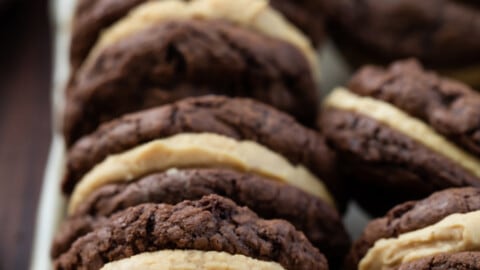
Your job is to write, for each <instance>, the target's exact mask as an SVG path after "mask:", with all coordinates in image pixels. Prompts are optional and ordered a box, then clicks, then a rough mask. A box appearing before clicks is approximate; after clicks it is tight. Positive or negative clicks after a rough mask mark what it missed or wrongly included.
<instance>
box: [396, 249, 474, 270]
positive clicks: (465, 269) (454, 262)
mask: <svg viewBox="0 0 480 270" xmlns="http://www.w3.org/2000/svg"><path fill="white" fill-rule="evenodd" d="M450 269H455V270H479V269H480V252H460V253H454V254H440V255H436V256H431V257H428V258H424V259H421V260H417V261H413V262H410V263H404V264H402V265H401V266H400V267H398V269H397V270H450Z"/></svg>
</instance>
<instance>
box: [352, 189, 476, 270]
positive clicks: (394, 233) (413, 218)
mask: <svg viewBox="0 0 480 270" xmlns="http://www.w3.org/2000/svg"><path fill="white" fill-rule="evenodd" d="M479 195H480V189H478V188H470V187H469V188H458V189H447V190H444V191H440V192H436V193H434V194H432V195H431V196H430V197H428V198H426V199H424V200H420V201H410V202H406V203H403V204H401V205H398V206H396V207H395V208H393V209H392V210H390V211H389V212H388V213H387V215H386V216H385V217H382V218H379V219H375V220H373V221H372V222H370V223H369V224H368V225H367V227H366V228H365V230H364V232H363V234H362V236H361V237H360V238H359V239H358V240H357V241H356V242H355V243H354V245H353V247H352V249H351V251H350V254H349V255H348V257H347V260H346V265H347V269H357V267H358V265H359V263H360V262H361V261H362V259H363V258H364V257H365V256H366V254H367V253H368V252H369V251H370V250H371V248H372V247H373V246H374V245H375V244H376V243H377V242H378V241H379V240H381V239H395V238H398V237H399V236H401V235H404V234H406V233H411V232H415V231H418V230H421V229H424V228H426V227H429V226H432V225H435V224H437V223H439V222H441V221H442V220H444V219H446V218H449V217H452V215H454V214H467V213H472V212H476V211H478V210H480V196H479ZM432 235H433V234H432ZM445 239H447V238H445ZM455 241H457V240H452V243H454V242H455ZM461 251H462V250H459V252H461ZM463 251H468V250H463ZM405 254H408V253H405ZM420 254H421V253H420ZM400 269H403V268H400ZM405 269H409V268H405Z"/></svg>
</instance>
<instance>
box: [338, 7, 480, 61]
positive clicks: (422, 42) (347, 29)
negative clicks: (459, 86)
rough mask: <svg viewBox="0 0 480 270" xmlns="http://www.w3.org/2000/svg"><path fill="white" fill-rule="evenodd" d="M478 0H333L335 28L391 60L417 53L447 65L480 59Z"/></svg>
mask: <svg viewBox="0 0 480 270" xmlns="http://www.w3.org/2000/svg"><path fill="white" fill-rule="evenodd" d="M474 2H475V1H455V0H441V1H437V0H428V1H415V0H396V1H383V0H367V1H351V0H340V1H329V4H330V5H331V6H330V13H331V16H330V20H331V21H332V22H333V29H332V30H333V31H332V33H340V34H339V35H340V36H345V37H347V40H349V42H350V43H351V42H352V41H353V42H355V43H357V44H358V45H359V46H362V47H363V49H366V50H368V51H369V52H371V53H372V54H374V55H378V56H381V57H383V58H386V59H390V60H391V59H398V58H402V57H417V58H420V59H421V60H423V61H425V62H427V63H430V64H436V65H445V66H452V65H455V64H469V63H477V62H478V61H479V60H480V54H479V53H478V52H479V50H480V8H479V6H478V4H473V3H474ZM341 38H342V37H341Z"/></svg>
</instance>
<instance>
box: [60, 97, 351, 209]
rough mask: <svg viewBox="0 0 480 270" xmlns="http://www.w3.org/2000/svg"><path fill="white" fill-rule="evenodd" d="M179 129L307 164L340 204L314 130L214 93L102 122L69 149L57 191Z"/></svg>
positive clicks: (330, 161)
mask: <svg viewBox="0 0 480 270" xmlns="http://www.w3.org/2000/svg"><path fill="white" fill-rule="evenodd" d="M184 132H190V133H191V132H194V133H195V132H196V133H201V132H209V133H216V134H220V135H224V136H228V137H230V138H234V139H237V140H251V141H255V142H257V143H259V144H261V145H263V146H265V147H267V148H269V149H271V150H272V151H274V152H276V153H279V154H281V155H283V156H284V157H285V158H286V159H288V160H289V161H290V162H291V163H292V164H302V165H304V166H305V167H307V168H309V169H310V170H311V172H312V173H314V174H316V175H317V176H319V178H320V179H322V181H324V182H325V183H326V185H327V186H328V188H329V190H330V191H331V192H332V193H333V194H334V195H336V196H337V197H338V198H337V202H338V203H337V204H338V205H339V206H341V205H342V199H341V198H343V197H342V196H343V195H342V191H341V189H342V187H341V183H340V182H339V181H338V180H337V177H336V172H335V158H334V154H333V153H332V151H331V150H330V149H329V148H328V147H327V146H326V143H325V139H324V138H323V137H322V136H321V135H320V134H319V133H317V132H315V131H313V130H311V129H308V128H305V127H303V126H302V125H300V124H298V123H297V122H296V121H295V120H294V119H293V118H292V117H290V116H288V115H287V114H284V113H282V112H279V111H277V110H275V109H274V108H272V107H270V106H267V105H264V104H261V103H259V102H256V101H253V100H249V99H241V98H227V97H218V96H207V97H199V98H190V99H185V100H183V101H179V102H176V103H173V104H169V105H165V106H162V107H159V108H155V109H151V110H147V111H143V112H139V113H136V114H131V115H128V116H125V117H122V118H120V119H117V120H114V121H112V122H109V123H107V124H104V125H102V126H101V127H100V128H99V129H98V130H96V131H95V132H94V133H92V134H90V135H88V136H85V137H84V138H82V139H81V140H80V141H78V142H77V143H76V144H75V145H74V146H73V147H72V148H71V149H70V151H69V153H68V157H67V159H68V161H67V175H66V177H65V180H64V182H63V190H64V191H65V192H66V193H71V191H72V189H73V188H74V186H75V184H76V183H77V182H78V181H79V180H80V179H81V177H82V176H83V175H84V174H85V173H86V172H88V171H89V170H90V169H91V168H92V167H93V166H95V165H96V164H97V163H99V162H101V161H102V160H104V159H105V158H106V157H107V156H109V155H112V154H115V153H120V152H123V151H126V150H128V149H131V148H133V147H135V146H138V145H140V144H142V143H145V142H149V141H152V140H155V139H159V138H165V137H169V136H172V135H175V134H180V133H184ZM340 208H341V207H340Z"/></svg>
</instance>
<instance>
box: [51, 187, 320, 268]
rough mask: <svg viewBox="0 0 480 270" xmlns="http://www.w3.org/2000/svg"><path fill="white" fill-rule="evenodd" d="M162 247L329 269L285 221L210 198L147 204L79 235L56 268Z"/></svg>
mask: <svg viewBox="0 0 480 270" xmlns="http://www.w3.org/2000/svg"><path fill="white" fill-rule="evenodd" d="M164 249H173V250H175V249H181V250H200V251H222V252H227V253H230V254H241V255H244V256H247V257H251V258H254V259H259V260H263V261H272V262H277V263H279V264H280V265H282V266H283V267H284V268H285V269H299V270H301V269H328V264H327V261H326V259H325V257H324V256H323V255H322V254H321V253H320V252H319V251H318V250H317V249H316V248H314V247H313V246H312V245H311V244H310V243H309V242H308V240H307V239H306V238H305V236H304V235H303V234H302V233H300V232H298V231H296V230H295V228H294V227H293V226H292V225H291V224H290V223H288V222H286V221H283V220H263V219H260V218H258V217H257V216H256V215H255V214H254V213H253V212H251V211H250V210H249V209H248V208H242V207H239V206H237V205H236V204H235V203H233V202H232V201H230V200H228V199H225V198H222V197H219V196H216V195H210V196H206V197H203V198H202V199H201V200H199V201H184V202H182V203H179V204H177V205H168V204H143V205H140V206H137V207H132V208H129V209H127V210H125V211H123V212H120V213H118V214H115V215H114V216H112V217H111V218H109V219H108V220H106V221H104V222H102V224H101V225H100V226H98V227H96V229H95V230H94V231H93V232H91V233H89V234H87V235H85V236H82V237H80V238H79V239H77V240H76V241H75V243H74V244H73V245H72V247H71V248H70V249H69V250H68V251H67V252H65V253H63V254H62V255H61V256H60V257H59V258H58V259H56V260H55V261H54V269H80V268H81V269H100V268H101V267H102V266H103V265H105V264H106V263H108V262H111V261H116V260H120V259H123V258H127V257H131V256H133V255H137V254H141V253H144V252H152V251H159V250H164Z"/></svg>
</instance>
